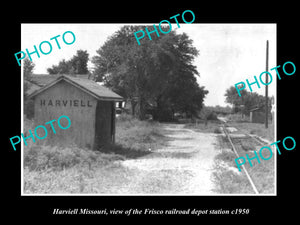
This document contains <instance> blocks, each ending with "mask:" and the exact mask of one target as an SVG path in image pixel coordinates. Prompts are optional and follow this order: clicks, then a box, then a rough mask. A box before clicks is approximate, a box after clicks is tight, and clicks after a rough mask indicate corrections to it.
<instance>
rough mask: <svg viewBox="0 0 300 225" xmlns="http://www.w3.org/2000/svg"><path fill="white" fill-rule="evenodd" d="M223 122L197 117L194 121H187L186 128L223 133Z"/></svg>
mask: <svg viewBox="0 0 300 225" xmlns="http://www.w3.org/2000/svg"><path fill="white" fill-rule="evenodd" d="M220 126H221V122H220V121H218V120H206V121H205V120H199V119H197V120H196V121H195V122H194V123H187V124H186V125H185V126H184V128H189V129H193V130H194V131H197V132H202V133H221V130H220Z"/></svg>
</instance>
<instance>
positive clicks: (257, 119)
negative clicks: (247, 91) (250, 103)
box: [250, 107, 265, 123]
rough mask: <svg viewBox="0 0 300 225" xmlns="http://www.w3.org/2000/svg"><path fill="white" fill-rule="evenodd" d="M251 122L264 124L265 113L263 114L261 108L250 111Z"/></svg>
mask: <svg viewBox="0 0 300 225" xmlns="http://www.w3.org/2000/svg"><path fill="white" fill-rule="evenodd" d="M250 122H251V123H264V122H265V112H262V111H261V109H260V108H258V107H257V108H253V109H250Z"/></svg>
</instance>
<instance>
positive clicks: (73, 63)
mask: <svg viewBox="0 0 300 225" xmlns="http://www.w3.org/2000/svg"><path fill="white" fill-rule="evenodd" d="M88 60H89V54H88V53H87V51H83V50H78V51H77V53H76V55H74V56H73V57H72V58H71V59H70V60H68V61H66V60H65V59H63V60H62V61H60V62H59V63H58V65H57V66H56V65H53V66H52V68H48V69H47V72H48V73H49V74H88V73H89V71H88V68H87V62H88Z"/></svg>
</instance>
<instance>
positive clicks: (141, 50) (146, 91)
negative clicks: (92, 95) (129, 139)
mask: <svg viewBox="0 0 300 225" xmlns="http://www.w3.org/2000/svg"><path fill="white" fill-rule="evenodd" d="M146 27H147V28H148V29H149V30H151V29H153V26H123V27H122V28H120V30H118V31H117V32H115V33H114V34H112V35H111V36H110V37H109V38H108V39H107V40H106V42H105V43H104V44H103V45H102V46H101V47H100V48H99V49H98V50H97V51H96V52H97V55H96V56H94V57H92V59H91V62H92V63H93V66H94V68H93V71H92V73H93V75H94V76H93V77H94V80H95V81H97V82H99V81H101V82H103V83H104V85H105V86H107V87H109V88H111V89H112V90H113V91H115V92H116V93H118V94H119V95H121V96H123V97H124V98H125V99H127V100H128V101H129V102H130V103H131V113H132V114H133V115H134V116H137V117H138V118H139V119H141V120H143V119H145V118H146V114H152V115H153V119H154V120H159V121H166V120H172V118H173V116H174V113H175V112H177V113H186V115H188V116H190V117H192V116H197V115H198V113H199V111H200V110H201V108H202V105H203V100H204V97H205V95H206V94H207V93H208V91H207V90H205V88H204V87H203V86H199V84H198V83H197V81H196V76H199V72H198V71H197V68H196V66H195V65H193V60H194V58H195V57H197V56H198V55H199V51H198V50H197V49H196V48H195V47H194V46H193V41H192V40H191V39H190V38H189V37H188V35H187V34H185V33H183V34H177V33H176V31H171V32H170V33H168V34H165V35H161V36H160V37H159V38H158V37H157V36H155V35H153V36H152V40H151V41H147V42H144V43H143V44H142V45H138V44H137V43H136V41H135V38H134V32H136V31H139V30H141V29H145V28H146ZM167 28H168V27H163V29H167ZM87 62H88V53H87V52H86V51H83V50H79V51H77V55H75V56H74V57H73V58H72V59H70V60H68V61H66V60H62V61H60V62H59V63H58V65H53V66H52V67H51V68H48V69H47V71H48V73H49V74H85V73H89V71H88V69H87Z"/></svg>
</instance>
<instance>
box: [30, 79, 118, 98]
mask: <svg viewBox="0 0 300 225" xmlns="http://www.w3.org/2000/svg"><path fill="white" fill-rule="evenodd" d="M41 77H43V78H41ZM47 80H48V81H47ZM62 80H64V81H66V82H68V83H70V84H72V85H73V86H75V87H77V88H79V89H80V90H82V91H84V92H86V93H88V94H89V95H91V96H93V97H95V98H96V99H98V100H102V101H121V100H122V99H123V98H122V97H121V96H120V95H118V94H116V93H114V92H113V91H111V90H109V89H108V88H106V87H104V86H101V85H99V84H97V83H96V82H94V81H92V80H88V79H84V78H78V77H71V76H64V75H62V76H58V77H57V76H53V77H51V76H49V77H48V76H47V77H46V76H45V77H44V76H40V77H38V76H37V77H35V78H34V82H33V83H35V84H37V85H39V86H42V87H41V88H40V89H38V90H36V91H34V92H33V93H31V94H30V95H29V96H28V97H29V98H33V97H35V96H36V95H38V94H40V93H41V92H44V91H45V90H47V89H48V88H50V87H52V86H53V85H55V84H57V83H58V82H60V81H62Z"/></svg>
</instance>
